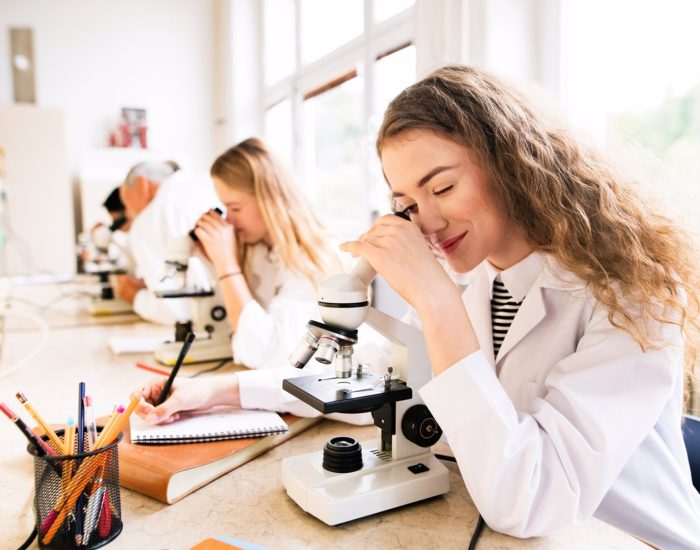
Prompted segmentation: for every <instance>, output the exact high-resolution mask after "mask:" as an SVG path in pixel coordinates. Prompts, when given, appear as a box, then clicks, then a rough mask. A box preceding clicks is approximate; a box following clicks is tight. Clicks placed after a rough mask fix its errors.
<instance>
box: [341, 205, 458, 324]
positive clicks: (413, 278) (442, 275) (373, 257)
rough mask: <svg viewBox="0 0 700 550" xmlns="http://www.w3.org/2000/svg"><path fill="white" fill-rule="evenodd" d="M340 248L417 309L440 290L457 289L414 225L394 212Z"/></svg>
mask: <svg viewBox="0 0 700 550" xmlns="http://www.w3.org/2000/svg"><path fill="white" fill-rule="evenodd" d="M340 248H341V250H345V251H346V252H350V253H351V254H353V255H354V256H362V257H363V258H365V259H366V260H367V261H368V262H369V263H370V264H371V265H372V267H374V269H376V270H377V272H378V273H380V274H381V276H382V277H384V279H385V280H386V281H387V283H388V284H389V285H390V286H391V287H392V288H393V289H394V290H395V291H396V292H398V293H399V294H400V295H401V297H402V298H403V299H404V300H406V301H407V302H408V303H409V304H411V305H412V306H413V307H414V308H415V309H416V310H418V311H419V312H420V310H421V308H422V307H423V306H424V305H428V304H430V303H433V302H434V299H435V297H436V295H437V294H438V293H440V292H442V291H444V293H445V294H446V295H447V296H449V297H450V299H454V298H455V292H456V297H457V298H459V291H458V289H457V287H456V286H455V284H454V283H453V282H452V281H451V280H450V278H449V276H448V275H447V273H446V272H445V270H444V269H443V268H442V266H441V265H440V264H439V263H438V261H437V259H436V258H435V255H434V254H433V252H432V251H431V249H430V247H429V245H428V243H427V241H426V238H425V236H424V235H423V234H422V233H421V231H420V229H419V228H418V226H417V225H416V224H414V223H411V222H410V221H407V220H404V219H402V218H400V217H398V216H395V215H386V216H382V217H381V218H379V219H377V220H376V221H375V222H374V224H372V227H371V228H370V230H369V231H367V232H366V233H364V234H363V235H361V236H360V237H359V238H358V239H357V240H355V241H349V242H346V243H343V244H342V245H340Z"/></svg>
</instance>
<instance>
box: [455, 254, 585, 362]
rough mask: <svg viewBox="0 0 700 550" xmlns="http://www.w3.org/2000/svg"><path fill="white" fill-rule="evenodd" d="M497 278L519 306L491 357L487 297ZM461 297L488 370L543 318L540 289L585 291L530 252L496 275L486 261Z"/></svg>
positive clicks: (558, 268)
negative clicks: (501, 341) (499, 346)
mask: <svg viewBox="0 0 700 550" xmlns="http://www.w3.org/2000/svg"><path fill="white" fill-rule="evenodd" d="M499 274H500V275H501V279H502V281H503V284H504V285H505V286H506V288H507V289H508V291H509V292H510V293H511V295H512V296H513V298H515V300H516V301H521V300H522V302H523V303H522V304H521V306H520V309H519V311H518V314H517V315H516V316H515V319H514V320H513V323H512V325H511V326H510V329H509V330H508V334H507V335H506V338H505V340H504V341H503V344H502V345H501V348H500V350H499V352H498V356H497V357H494V353H493V333H492V327H491V296H492V292H493V280H494V279H495V278H496V277H497V276H498V275H499ZM471 275H472V277H471V280H470V284H469V286H468V287H467V290H466V291H465V294H464V303H465V305H466V307H467V311H468V313H469V316H470V318H471V320H472V322H473V326H474V329H475V332H476V335H477V338H478V340H479V345H480V347H481V349H482V350H483V351H484V353H485V355H486V357H487V358H488V360H489V362H491V364H492V366H494V367H496V365H497V364H498V363H500V362H501V360H502V359H503V358H504V357H505V356H506V354H507V353H508V352H509V351H510V350H511V349H513V348H514V347H515V346H516V345H517V344H518V342H520V341H521V340H522V339H523V338H524V337H525V336H526V335H527V334H528V333H529V332H530V331H531V330H532V329H533V328H535V327H536V326H537V325H538V324H539V323H540V322H541V321H542V319H544V317H545V315H546V314H547V310H546V307H545V302H544V297H543V293H542V289H544V288H551V289H556V290H565V291H571V290H576V289H581V288H584V287H585V284H584V283H583V281H581V280H580V279H578V278H576V277H575V276H573V275H572V274H571V273H570V272H568V271H566V270H565V269H564V268H563V267H562V266H561V265H560V264H559V263H558V262H557V261H556V260H555V259H554V258H553V257H552V256H550V255H547V254H544V253H541V252H533V253H532V254H530V255H529V256H527V257H526V258H524V259H523V260H521V261H520V262H518V263H517V264H515V265H514V266H511V267H510V268H508V269H506V270H504V271H498V270H497V269H496V268H495V267H494V266H492V265H491V264H490V263H489V262H488V261H484V262H482V264H481V265H479V266H478V267H477V268H476V269H475V270H474V271H473V272H472V274H471Z"/></svg>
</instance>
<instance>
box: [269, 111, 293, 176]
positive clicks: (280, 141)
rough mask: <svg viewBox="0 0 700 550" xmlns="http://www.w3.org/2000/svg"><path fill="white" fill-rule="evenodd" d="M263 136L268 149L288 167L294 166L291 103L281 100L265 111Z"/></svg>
mask: <svg viewBox="0 0 700 550" xmlns="http://www.w3.org/2000/svg"><path fill="white" fill-rule="evenodd" d="M265 135H266V136H267V143H268V145H269V146H270V148H271V149H272V150H273V151H274V152H275V153H276V154H277V155H278V156H279V157H280V158H281V159H282V160H284V161H285V162H286V163H287V164H288V165H289V166H292V165H293V164H294V143H293V139H292V138H293V133H292V102H291V100H289V99H283V100H282V101H280V102H279V103H277V104H276V105H273V106H272V107H270V108H269V109H268V110H267V111H265Z"/></svg>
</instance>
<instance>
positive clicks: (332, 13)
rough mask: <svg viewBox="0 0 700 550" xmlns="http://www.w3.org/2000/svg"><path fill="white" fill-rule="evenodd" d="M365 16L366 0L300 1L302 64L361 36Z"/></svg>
mask: <svg viewBox="0 0 700 550" xmlns="http://www.w3.org/2000/svg"><path fill="white" fill-rule="evenodd" d="M363 13H364V9H363V0H342V1H340V0H334V1H329V0H301V25H302V28H301V56H302V63H309V62H311V61H315V60H316V59H318V58H320V57H323V56H324V55H326V54H327V53H329V52H331V51H333V50H334V49H335V48H337V47H338V46H341V45H343V44H345V43H346V42H349V41H350V40H352V39H353V38H355V37H357V36H360V34H362V26H363V19H362V18H363Z"/></svg>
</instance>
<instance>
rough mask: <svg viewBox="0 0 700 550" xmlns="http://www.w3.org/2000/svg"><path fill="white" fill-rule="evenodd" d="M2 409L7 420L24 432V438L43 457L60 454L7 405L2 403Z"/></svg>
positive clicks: (0, 406) (0, 404)
mask: <svg viewBox="0 0 700 550" xmlns="http://www.w3.org/2000/svg"><path fill="white" fill-rule="evenodd" d="M0 409H2V412H4V413H5V416H7V418H9V419H10V420H11V421H12V422H14V423H15V426H17V427H18V428H19V430H20V431H21V432H22V434H24V437H26V438H27V439H28V440H29V442H30V443H31V444H32V445H34V446H35V447H36V449H37V452H38V453H39V454H40V455H41V456H46V455H49V456H56V455H58V453H57V452H56V451H54V450H53V448H52V447H51V446H50V445H49V444H48V443H46V441H44V440H43V439H41V438H40V437H38V436H37V435H36V434H35V433H34V432H33V431H32V430H30V429H29V426H27V425H26V424H25V423H24V420H22V419H21V418H20V417H19V416H17V415H16V414H15V413H14V412H12V409H10V407H8V406H7V405H5V403H0Z"/></svg>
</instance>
